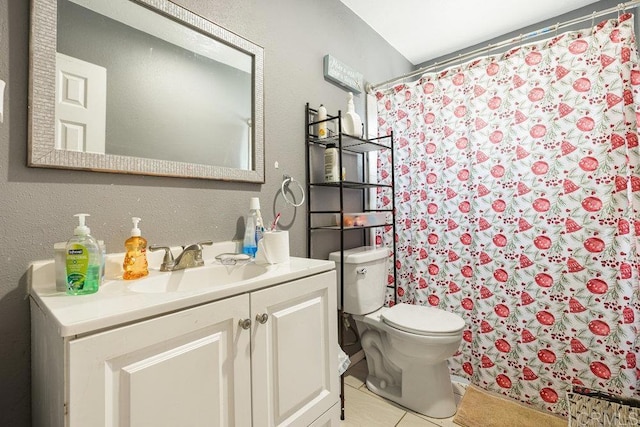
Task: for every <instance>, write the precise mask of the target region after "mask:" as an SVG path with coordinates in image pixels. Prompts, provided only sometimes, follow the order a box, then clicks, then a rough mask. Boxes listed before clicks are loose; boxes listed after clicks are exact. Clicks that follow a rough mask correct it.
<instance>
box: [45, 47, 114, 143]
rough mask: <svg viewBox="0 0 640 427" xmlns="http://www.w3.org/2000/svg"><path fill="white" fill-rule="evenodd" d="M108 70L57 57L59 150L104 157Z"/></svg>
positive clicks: (57, 138)
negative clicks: (95, 154)
mask: <svg viewBox="0 0 640 427" xmlns="http://www.w3.org/2000/svg"><path fill="white" fill-rule="evenodd" d="M106 115H107V69H106V68H104V67H101V66H99V65H95V64H92V63H90V62H86V61H82V60H80V59H77V58H73V57H71V56H67V55H63V54H61V53H57V54H56V136H55V138H56V145H55V147H56V149H58V150H70V151H81V152H85V153H99V154H104V153H105V149H104V147H105V129H106Z"/></svg>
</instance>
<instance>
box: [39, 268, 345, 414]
mask: <svg viewBox="0 0 640 427" xmlns="http://www.w3.org/2000/svg"><path fill="white" fill-rule="evenodd" d="M335 280H336V279H335V271H333V270H331V271H325V272H322V273H319V274H314V275H311V276H308V277H304V278H300V279H296V280H289V281H285V282H284V283H280V284H275V285H269V286H267V287H264V288H258V289H256V290H252V291H250V292H243V293H241V294H237V295H232V296H228V297H225V298H223V299H218V300H215V301H213V302H206V303H202V304H199V305H196V306H190V307H185V308H183V309H179V310H170V311H167V312H165V313H163V314H159V315H156V316H151V317H145V319H144V320H138V321H130V322H126V323H124V324H122V323H120V324H117V325H114V326H113V327H109V328H99V329H97V330H90V331H86V332H84V333H81V334H74V335H71V336H64V334H61V330H60V326H59V325H56V323H55V322H53V321H52V319H51V318H50V316H51V315H52V314H53V313H55V310H54V311H53V312H52V311H51V310H49V309H47V307H46V301H47V299H46V298H49V297H42V296H41V297H40V298H32V299H31V301H32V309H31V312H32V315H31V317H32V377H33V381H32V383H33V385H32V388H33V396H32V397H33V425H34V426H70V427H85V426H92V427H94V426H96V427H97V426H120V427H124V426H141V427H146V426H154V427H156V426H278V425H293V426H310V425H313V426H337V425H339V416H340V410H339V378H338V372H337V368H338V356H337V351H338V348H337V339H338V338H337V316H336V287H335ZM96 295H97V294H96ZM123 297H126V295H123ZM57 298H84V297H66V296H62V295H58V296H57ZM78 301H80V300H78ZM43 304H45V306H43Z"/></svg>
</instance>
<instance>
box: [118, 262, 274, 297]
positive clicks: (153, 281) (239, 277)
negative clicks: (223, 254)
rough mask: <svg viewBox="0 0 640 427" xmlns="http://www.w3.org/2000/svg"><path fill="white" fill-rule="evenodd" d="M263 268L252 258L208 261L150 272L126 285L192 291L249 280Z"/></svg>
mask: <svg viewBox="0 0 640 427" xmlns="http://www.w3.org/2000/svg"><path fill="white" fill-rule="evenodd" d="M266 271H267V269H266V267H263V266H261V265H256V264H254V263H252V262H251V263H247V264H243V265H221V264H210V265H205V266H203V267H195V268H187V269H185V270H178V271H172V272H152V274H151V275H150V276H148V277H145V278H143V279H139V280H136V281H135V282H131V284H130V285H129V289H130V290H131V291H134V292H140V293H161V292H185V291H193V290H200V289H205V288H214V287H219V286H224V285H229V284H232V283H238V282H242V281H245V280H250V279H253V278H256V277H258V276H260V275H262V274H264V273H265V272H266Z"/></svg>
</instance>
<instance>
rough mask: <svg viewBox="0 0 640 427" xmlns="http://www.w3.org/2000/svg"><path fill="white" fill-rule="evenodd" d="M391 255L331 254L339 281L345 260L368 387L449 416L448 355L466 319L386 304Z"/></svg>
mask: <svg viewBox="0 0 640 427" xmlns="http://www.w3.org/2000/svg"><path fill="white" fill-rule="evenodd" d="M388 255H389V250H388V249H386V248H375V247H370V246H362V247H358V248H355V249H350V250H346V251H344V261H342V259H341V256H340V252H332V253H331V254H330V255H329V259H330V260H332V261H335V262H336V269H337V275H338V284H339V281H340V274H341V269H342V262H344V286H343V293H344V307H343V310H344V312H345V313H349V314H351V315H352V317H353V319H354V320H355V322H356V325H357V327H358V332H359V334H360V342H361V344H362V349H363V350H364V354H365V357H366V359H367V366H368V368H369V375H368V376H367V388H369V390H371V391H372V392H373V393H376V394H377V395H379V396H382V397H384V398H386V399H389V400H392V401H394V402H396V403H398V404H400V405H402V406H404V407H406V408H409V409H411V410H413V411H415V412H419V413H421V414H424V415H426V416H429V417H432V418H447V417H450V416H452V415H454V414H455V412H456V402H455V398H454V395H453V387H452V385H451V377H450V375H449V368H448V366H447V359H448V358H449V357H451V356H453V354H454V353H455V352H456V350H457V349H458V347H459V346H460V342H461V340H462V331H463V329H464V327H465V323H464V320H463V319H462V318H461V317H460V316H458V315H456V314H454V313H450V312H447V311H444V310H441V309H438V308H435V307H427V306H421V305H411V304H404V303H400V304H396V305H394V306H393V307H390V308H389V307H384V301H385V296H386V292H387V289H386V286H387V274H388V273H387V261H388V260H389V256H388ZM338 295H340V292H338ZM340 303H341V301H340V300H339V301H338V304H339V305H340Z"/></svg>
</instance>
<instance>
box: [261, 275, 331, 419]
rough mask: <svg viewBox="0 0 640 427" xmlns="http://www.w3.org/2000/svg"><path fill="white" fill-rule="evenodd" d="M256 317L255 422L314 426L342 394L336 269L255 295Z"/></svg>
mask: <svg viewBox="0 0 640 427" xmlns="http://www.w3.org/2000/svg"><path fill="white" fill-rule="evenodd" d="M264 314H267V316H268V317H267V318H266V321H265V322H264V323H260V321H259V320H258V319H259V318H260V316H262V315H264ZM251 316H252V321H253V327H252V329H253V331H252V346H251V368H252V378H253V390H252V393H253V399H252V400H253V425H254V426H256V427H257V426H277V425H296V426H298V425H299V426H303V425H304V426H308V425H310V424H311V423H312V422H313V421H314V420H316V419H317V418H318V417H319V416H321V415H322V414H323V413H324V412H325V411H327V410H328V409H329V408H331V406H333V405H334V404H335V403H336V402H337V401H338V398H339V385H338V355H337V348H338V337H337V333H338V329H337V303H336V275H335V271H331V272H327V273H323V274H320V275H316V276H311V277H308V278H305V279H301V280H296V281H294V282H290V283H286V284H283V285H279V286H274V287H272V288H268V289H264V290H261V291H256V292H253V293H251ZM261 320H264V319H261Z"/></svg>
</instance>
